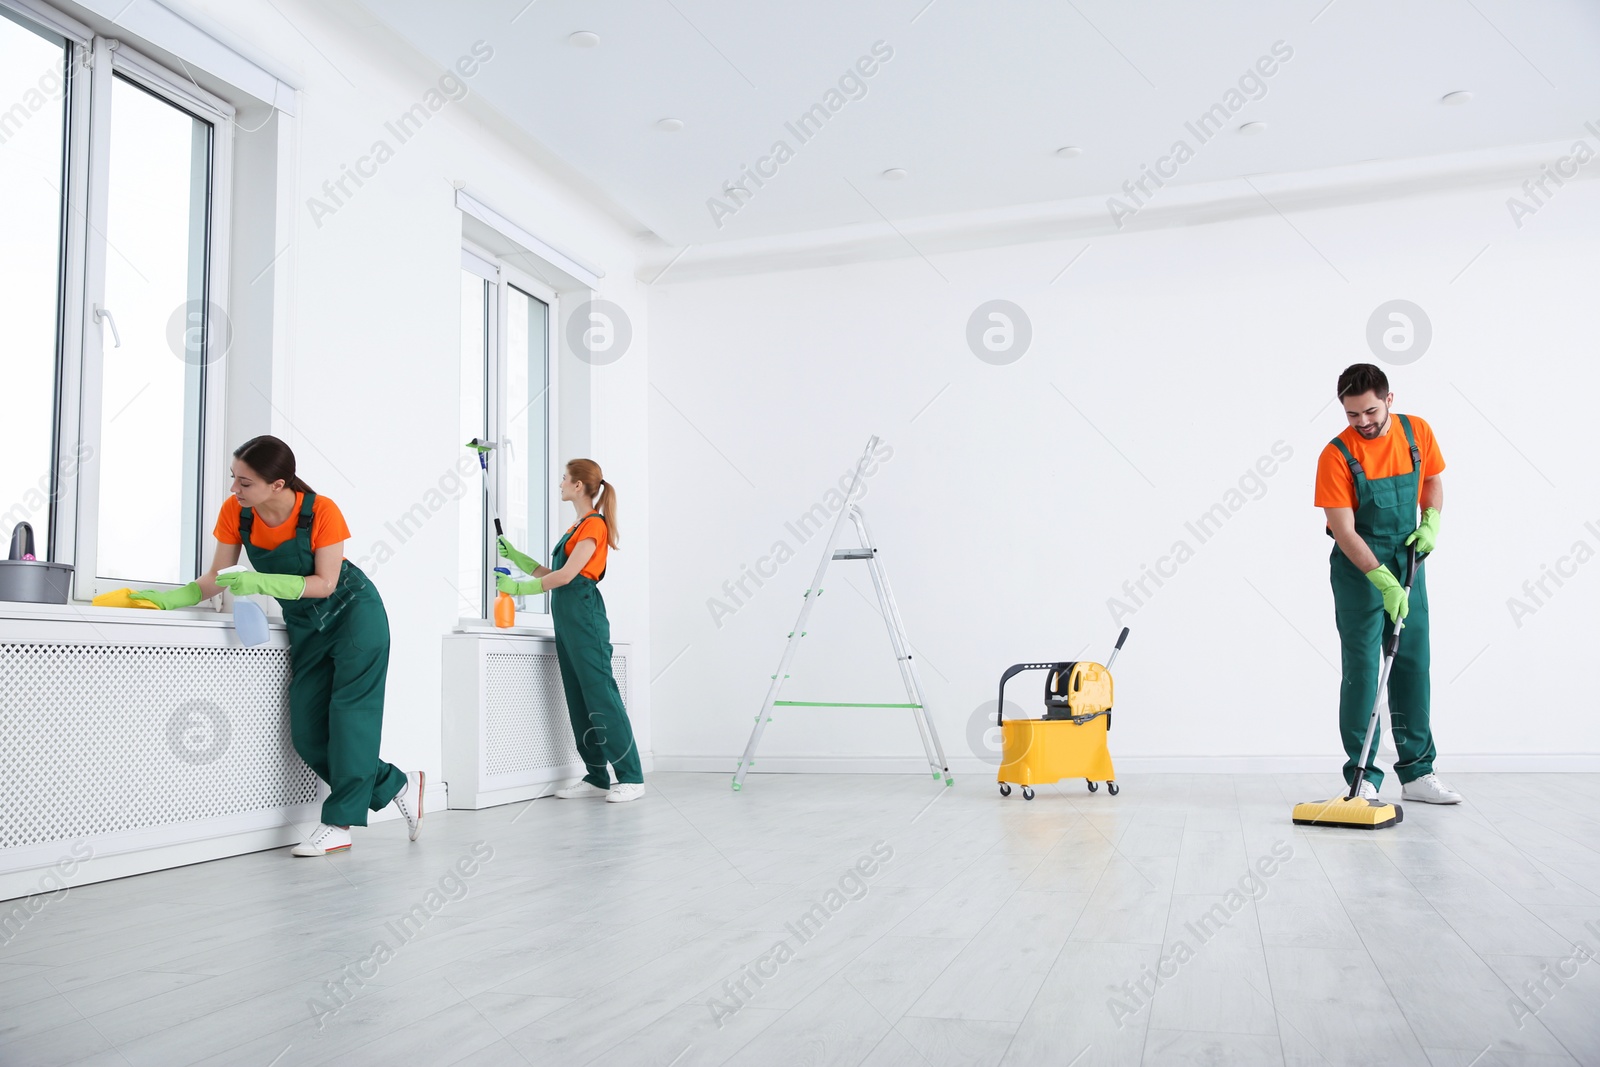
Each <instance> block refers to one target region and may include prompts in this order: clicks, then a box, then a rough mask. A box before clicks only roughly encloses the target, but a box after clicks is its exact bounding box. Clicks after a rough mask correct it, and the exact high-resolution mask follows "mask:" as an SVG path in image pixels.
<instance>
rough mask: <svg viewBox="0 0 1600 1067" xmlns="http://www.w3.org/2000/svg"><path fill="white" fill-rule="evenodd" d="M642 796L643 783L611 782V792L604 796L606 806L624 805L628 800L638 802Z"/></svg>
mask: <svg viewBox="0 0 1600 1067" xmlns="http://www.w3.org/2000/svg"><path fill="white" fill-rule="evenodd" d="M642 796H644V783H643V782H613V783H612V785H611V791H610V792H609V793H607V794H606V803H608V804H626V803H627V802H628V801H630V800H638V799H639V798H640V797H642Z"/></svg>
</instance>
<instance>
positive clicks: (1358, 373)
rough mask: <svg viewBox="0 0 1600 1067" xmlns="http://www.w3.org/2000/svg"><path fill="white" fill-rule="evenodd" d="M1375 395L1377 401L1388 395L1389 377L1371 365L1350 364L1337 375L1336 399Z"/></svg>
mask: <svg viewBox="0 0 1600 1067" xmlns="http://www.w3.org/2000/svg"><path fill="white" fill-rule="evenodd" d="M1364 393H1376V394H1377V396H1378V399H1379V400H1382V399H1383V398H1384V397H1386V396H1388V395H1389V376H1388V375H1387V374H1385V373H1383V368H1381V367H1377V366H1374V365H1373V364H1371V363H1352V364H1350V365H1349V366H1348V367H1346V368H1345V369H1344V373H1343V374H1341V375H1339V392H1338V397H1339V399H1340V400H1343V399H1344V398H1345V397H1347V396H1361V395H1363V394H1364Z"/></svg>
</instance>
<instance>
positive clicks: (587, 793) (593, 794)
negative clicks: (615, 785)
mask: <svg viewBox="0 0 1600 1067" xmlns="http://www.w3.org/2000/svg"><path fill="white" fill-rule="evenodd" d="M610 795H611V791H610V790H609V789H585V790H584V791H583V792H581V793H573V794H571V795H569V796H562V791H561V790H559V789H558V790H556V791H555V792H554V793H552V794H551V796H553V797H555V798H556V799H557V800H591V799H593V800H600V799H603V798H605V797H609V796H610Z"/></svg>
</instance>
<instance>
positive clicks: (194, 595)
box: [128, 582, 205, 611]
mask: <svg viewBox="0 0 1600 1067" xmlns="http://www.w3.org/2000/svg"><path fill="white" fill-rule="evenodd" d="M128 599H129V600H145V601H148V602H149V603H151V604H154V605H155V606H156V607H158V608H160V609H161V610H162V611H171V610H172V609H173V608H192V607H194V606H195V605H196V604H198V603H200V601H202V600H204V599H205V597H204V596H202V595H201V594H200V583H199V582H190V583H189V584H188V585H186V586H183V587H181V588H179V589H141V590H139V591H138V592H137V593H129V594H128Z"/></svg>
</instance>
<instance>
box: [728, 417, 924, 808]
mask: <svg viewBox="0 0 1600 1067" xmlns="http://www.w3.org/2000/svg"><path fill="white" fill-rule="evenodd" d="M877 446H878V437H877V435H876V434H874V435H873V437H872V439H871V440H869V441H868V442H867V448H866V451H864V452H863V453H862V454H861V459H860V460H858V461H857V462H856V470H855V476H854V478H852V479H851V482H850V491H849V492H848V493H846V494H845V506H844V508H842V509H841V510H840V512H839V517H838V518H837V519H836V520H834V524H833V531H832V532H831V533H830V534H829V535H828V544H827V547H826V548H825V549H824V550H823V552H822V559H821V560H820V561H818V563H817V573H816V576H815V577H814V578H812V579H811V587H810V588H809V589H807V590H806V593H805V601H804V602H803V603H802V604H801V605H800V617H799V619H797V620H796V621H795V624H794V629H793V630H792V631H790V633H789V639H788V642H787V643H786V644H785V645H784V646H783V656H782V657H781V658H780V659H779V660H778V671H777V673H776V674H774V675H773V676H772V684H771V685H770V686H768V687H767V696H766V699H765V700H763V701H762V702H761V712H760V714H758V715H757V716H756V725H755V729H754V730H752V731H751V732H750V741H749V743H748V744H746V745H745V747H744V756H743V758H742V759H740V760H739V766H738V769H737V770H736V771H735V772H734V775H733V788H734V790H735V792H737V791H738V790H740V789H742V788H744V776H745V774H746V773H747V772H748V771H749V770H750V767H751V766H752V765H753V764H754V763H755V756H756V748H757V746H759V745H760V744H761V735H762V733H764V732H765V731H766V728H767V723H769V722H771V721H772V709H773V708H783V707H791V708H909V709H910V710H911V712H912V718H914V719H915V720H916V723H917V732H918V733H919V734H920V735H921V737H922V749H923V752H924V753H926V754H927V757H928V766H929V768H930V769H931V770H932V771H933V777H934V778H935V779H939V778H943V779H944V784H945V785H947V786H949V785H953V784H954V780H953V779H952V778H951V777H950V765H949V763H948V762H947V761H946V760H945V756H944V747H943V746H942V745H940V744H939V734H938V732H937V731H936V730H935V729H934V726H933V719H932V717H930V716H929V714H928V701H927V697H926V696H925V695H924V694H923V691H922V681H921V679H920V678H918V677H917V668H916V664H915V663H914V662H913V661H912V658H911V642H910V640H909V639H908V638H907V637H906V628H905V622H904V621H903V620H902V619H901V618H900V607H899V605H898V604H897V603H896V602H895V599H894V591H893V590H892V589H891V588H890V587H889V576H888V574H887V573H886V572H885V571H884V569H883V562H882V561H881V560H880V559H879V558H878V548H877V542H876V541H874V540H873V539H872V531H871V530H870V529H869V528H868V526H867V519H866V516H865V515H863V514H862V512H861V509H860V508H859V507H857V506H856V505H855V504H854V503H852V502H851V501H853V500H854V499H855V496H856V493H857V490H858V487H859V486H860V484H861V481H862V479H863V477H864V473H863V472H864V471H865V469H866V465H867V461H868V460H869V459H870V458H871V457H872V453H873V450H874V449H875V448H877ZM847 517H848V518H849V519H850V521H851V522H852V523H853V524H854V525H855V528H856V535H857V537H858V538H859V539H860V541H861V547H859V548H840V547H839V536H840V534H841V533H843V532H844V524H845V519H846V518H847ZM834 560H861V561H863V562H865V563H866V565H867V573H868V574H870V575H872V587H873V589H875V590H876V591H877V594H878V609H879V611H880V613H881V614H882V615H883V621H884V625H885V626H886V627H887V628H888V631H889V644H890V645H891V646H892V647H893V649H894V658H895V662H896V665H897V666H899V668H900V680H901V682H903V683H904V684H905V687H906V701H907V702H906V703H904V704H869V703H863V702H860V701H835V700H779V699H778V694H779V693H780V692H782V690H783V683H784V682H785V681H786V680H787V679H788V677H789V673H788V672H789V668H790V666H791V665H792V664H793V663H794V657H795V653H796V652H798V651H799V649H800V639H801V638H802V637H804V636H805V635H806V621H807V620H808V619H809V618H810V617H811V609H812V607H813V606H814V605H815V604H816V601H817V597H819V596H821V595H822V579H823V576H824V575H826V574H827V573H828V564H829V563H832V562H833V561H834Z"/></svg>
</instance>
